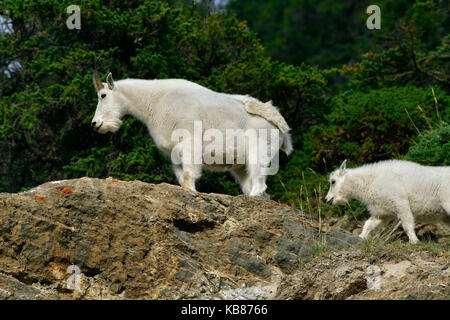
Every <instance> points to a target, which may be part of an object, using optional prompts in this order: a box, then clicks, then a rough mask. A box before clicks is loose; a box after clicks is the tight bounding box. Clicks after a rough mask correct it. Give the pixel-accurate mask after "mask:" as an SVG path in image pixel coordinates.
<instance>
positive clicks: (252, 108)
mask: <svg viewBox="0 0 450 320" xmlns="http://www.w3.org/2000/svg"><path fill="white" fill-rule="evenodd" d="M242 103H243V105H244V109H245V111H246V112H247V113H249V114H251V115H255V116H259V117H261V118H263V119H265V120H267V121H268V122H270V123H272V124H273V125H275V126H276V127H277V128H278V129H279V130H280V131H281V135H282V143H281V147H280V149H281V151H283V152H285V153H286V154H287V155H289V154H290V153H291V152H292V150H293V148H292V141H291V135H290V134H289V130H291V128H289V125H288V124H287V122H286V120H284V118H283V116H282V115H281V113H280V112H279V111H278V109H277V108H276V107H275V106H273V105H272V101H269V102H266V103H264V102H261V101H259V100H257V99H255V98H252V97H249V96H242Z"/></svg>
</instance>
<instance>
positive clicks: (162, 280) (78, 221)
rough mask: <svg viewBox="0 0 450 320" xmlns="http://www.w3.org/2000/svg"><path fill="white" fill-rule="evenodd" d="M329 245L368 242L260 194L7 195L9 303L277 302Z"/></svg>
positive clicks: (3, 264)
mask: <svg viewBox="0 0 450 320" xmlns="http://www.w3.org/2000/svg"><path fill="white" fill-rule="evenodd" d="M319 239H320V241H326V242H327V245H328V246H330V247H333V248H336V249H339V248H348V247H349V246H350V245H351V244H353V243H356V242H357V241H358V239H357V237H355V236H354V235H351V234H349V233H347V232H345V231H342V230H340V229H336V228H335V229H331V230H329V231H328V232H327V231H326V230H324V229H321V230H320V232H319V228H318V226H317V225H316V223H315V222H314V221H311V220H310V219H309V218H307V217H306V216H305V215H303V214H302V212H300V211H298V210H295V209H292V208H290V207H288V206H286V205H282V204H279V203H275V202H273V201H270V200H268V199H263V198H260V197H247V196H244V195H241V196H237V197H233V196H228V195H219V194H205V193H192V192H189V191H186V190H183V189H182V188H180V187H178V186H173V185H169V184H165V183H162V184H158V185H155V184H148V183H143V182H140V181H131V182H125V181H118V180H114V179H112V178H108V179H93V178H81V179H73V180H63V181H54V182H48V183H45V184H43V185H40V186H39V187H36V188H34V189H32V190H29V191H26V192H22V193H18V194H8V193H1V194H0V298H3V299H73V298H76V299H267V298H274V297H275V296H276V295H277V291H279V286H280V283H281V282H282V281H283V279H285V278H286V277H287V276H288V275H291V274H293V273H294V272H296V271H298V268H299V265H300V264H301V261H306V260H309V259H310V258H311V257H312V256H313V255H314V252H315V248H316V245H317V243H318V241H319ZM69 266H74V267H72V270H71V271H70V272H68V267H69ZM74 270H78V271H79V272H80V273H79V274H78V273H77V272H76V271H74ZM75 279H76V281H75ZM75 283H76V284H77V286H76V287H75V289H74V288H73V287H71V284H72V285H73V284H75ZM278 294H279V293H278Z"/></svg>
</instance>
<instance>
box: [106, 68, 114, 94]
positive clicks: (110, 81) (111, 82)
mask: <svg viewBox="0 0 450 320" xmlns="http://www.w3.org/2000/svg"><path fill="white" fill-rule="evenodd" d="M106 84H107V85H108V88H109V90H112V89H114V80H113V77H112V74H111V72H110V73H108V76H107V77H106Z"/></svg>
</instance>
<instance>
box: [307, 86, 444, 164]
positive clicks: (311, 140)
mask: <svg viewBox="0 0 450 320" xmlns="http://www.w3.org/2000/svg"><path fill="white" fill-rule="evenodd" d="M436 98H437V101H439V104H438V105H439V106H440V110H439V109H437V108H436V106H435V102H434V97H433V94H432V90H431V89H420V88H417V87H414V86H406V87H392V88H384V89H378V90H370V91H369V92H367V93H364V92H360V91H348V92H345V93H344V94H341V95H339V96H337V97H335V98H334V99H333V102H332V104H333V107H332V108H333V109H332V112H331V113H330V114H329V115H327V116H326V119H327V122H328V123H324V124H320V125H317V126H313V127H312V128H311V129H310V131H309V132H308V134H307V136H306V138H305V140H306V141H305V151H307V152H309V153H310V156H311V158H312V163H313V166H314V167H316V168H319V169H320V170H322V171H329V170H330V169H331V168H332V167H333V166H334V165H337V164H338V163H340V162H341V161H342V160H343V159H348V160H350V161H349V162H350V163H354V164H362V163H366V162H374V161H378V160H384V159H391V158H398V157H400V156H401V155H404V154H405V153H406V152H407V151H408V148H409V146H410V143H411V138H412V137H414V136H415V135H417V133H418V130H421V129H425V128H426V127H428V126H429V125H430V123H431V121H434V120H436V119H437V117H438V115H439V116H440V117H442V118H443V119H444V120H446V119H447V120H448V119H449V115H450V97H449V96H448V95H446V94H445V93H444V92H443V91H441V90H436ZM436 110H439V111H436Z"/></svg>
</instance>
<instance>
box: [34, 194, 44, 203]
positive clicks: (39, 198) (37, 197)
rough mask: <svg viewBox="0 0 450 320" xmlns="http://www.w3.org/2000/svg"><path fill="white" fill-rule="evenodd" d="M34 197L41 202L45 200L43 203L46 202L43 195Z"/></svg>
mask: <svg viewBox="0 0 450 320" xmlns="http://www.w3.org/2000/svg"><path fill="white" fill-rule="evenodd" d="M34 198H35V199H36V200H40V201H42V202H45V203H47V200H45V199H44V198H43V197H41V196H34Z"/></svg>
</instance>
